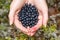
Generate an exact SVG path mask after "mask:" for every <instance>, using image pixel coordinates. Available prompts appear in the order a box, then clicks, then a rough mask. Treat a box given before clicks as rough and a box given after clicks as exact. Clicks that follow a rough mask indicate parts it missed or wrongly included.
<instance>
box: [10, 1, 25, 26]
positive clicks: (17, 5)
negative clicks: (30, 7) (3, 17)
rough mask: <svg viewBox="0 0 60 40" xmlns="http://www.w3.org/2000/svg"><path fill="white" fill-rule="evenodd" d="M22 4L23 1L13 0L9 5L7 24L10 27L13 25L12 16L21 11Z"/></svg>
mask: <svg viewBox="0 0 60 40" xmlns="http://www.w3.org/2000/svg"><path fill="white" fill-rule="evenodd" d="M24 2H25V1H23V0H13V1H12V3H11V5H10V12H9V23H10V25H11V24H13V21H14V14H15V13H16V11H17V10H20V9H21V7H22V6H23V4H24Z"/></svg>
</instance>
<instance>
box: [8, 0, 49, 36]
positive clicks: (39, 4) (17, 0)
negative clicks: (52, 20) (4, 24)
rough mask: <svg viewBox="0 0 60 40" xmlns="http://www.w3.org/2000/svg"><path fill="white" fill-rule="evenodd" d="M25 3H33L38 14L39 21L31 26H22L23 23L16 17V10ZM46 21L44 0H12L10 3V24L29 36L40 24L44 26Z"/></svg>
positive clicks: (46, 12) (46, 9)
mask: <svg viewBox="0 0 60 40" xmlns="http://www.w3.org/2000/svg"><path fill="white" fill-rule="evenodd" d="M25 3H31V4H33V5H35V6H36V8H37V9H38V12H39V16H38V19H39V21H38V23H37V25H35V26H34V27H32V28H29V27H27V28H25V27H23V25H22V24H21V22H20V21H19V20H18V17H17V14H18V12H19V11H20V10H21V8H22V6H23V5H24V4H25ZM47 21H48V7H47V4H46V1H45V0H39V1H37V0H13V1H12V3H11V5H10V12H9V22H10V25H12V24H13V23H14V24H15V26H16V27H17V28H19V29H20V30H21V31H22V32H23V33H25V34H27V35H29V36H33V35H34V34H35V33H36V31H37V30H38V29H39V28H40V27H41V26H42V25H44V26H45V27H46V25H47Z"/></svg>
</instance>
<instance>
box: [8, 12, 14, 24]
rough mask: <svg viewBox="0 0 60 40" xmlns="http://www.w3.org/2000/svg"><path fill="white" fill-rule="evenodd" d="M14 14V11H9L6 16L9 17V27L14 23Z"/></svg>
mask: <svg viewBox="0 0 60 40" xmlns="http://www.w3.org/2000/svg"><path fill="white" fill-rule="evenodd" d="M14 13H15V12H14V11H10V12H9V15H8V16H9V23H10V25H12V24H13V21H14V20H13V19H14Z"/></svg>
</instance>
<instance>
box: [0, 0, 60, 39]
mask: <svg viewBox="0 0 60 40" xmlns="http://www.w3.org/2000/svg"><path fill="white" fill-rule="evenodd" d="M11 1H12V0H0V40H60V0H46V2H47V5H48V8H49V13H48V14H49V20H48V24H47V27H43V26H42V28H41V29H39V30H38V31H37V32H36V34H35V35H34V36H32V37H30V36H27V35H26V34H23V33H22V32H21V31H20V30H19V29H17V28H16V27H15V26H14V25H12V26H10V25H9V19H8V14H9V8H10V3H11Z"/></svg>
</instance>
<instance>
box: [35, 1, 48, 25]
mask: <svg viewBox="0 0 60 40" xmlns="http://www.w3.org/2000/svg"><path fill="white" fill-rule="evenodd" d="M42 4H43V5H42ZM35 5H36V7H37V9H38V10H40V11H41V12H42V14H43V25H44V26H46V24H47V20H48V7H47V5H46V1H45V0H39V1H37V0H35Z"/></svg>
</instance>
